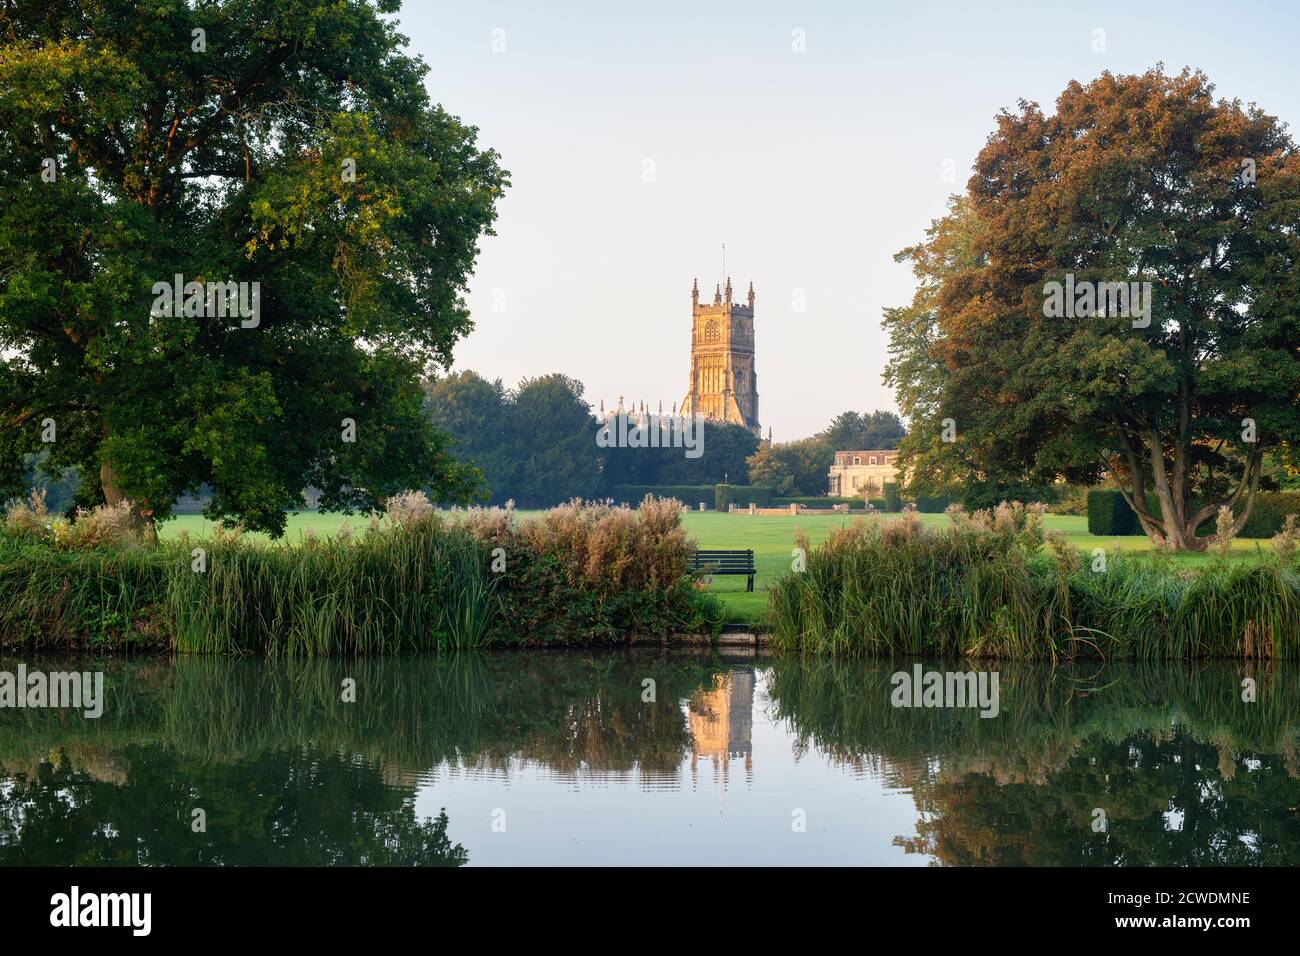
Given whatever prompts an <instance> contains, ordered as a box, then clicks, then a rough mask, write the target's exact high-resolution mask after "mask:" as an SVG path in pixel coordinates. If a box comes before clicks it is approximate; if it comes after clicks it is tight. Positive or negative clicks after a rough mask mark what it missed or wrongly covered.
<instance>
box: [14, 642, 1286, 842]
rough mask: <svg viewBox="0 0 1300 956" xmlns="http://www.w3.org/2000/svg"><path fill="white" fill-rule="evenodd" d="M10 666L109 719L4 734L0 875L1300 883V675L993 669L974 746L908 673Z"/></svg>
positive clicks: (973, 732) (580, 658)
mask: <svg viewBox="0 0 1300 956" xmlns="http://www.w3.org/2000/svg"><path fill="white" fill-rule="evenodd" d="M19 663H23V664H25V665H26V667H27V669H28V670H29V671H31V670H35V669H43V670H45V671H60V670H73V669H76V670H102V671H103V672H104V675H105V677H104V681H105V683H104V687H105V691H104V695H105V701H104V712H103V715H102V716H101V717H99V718H98V719H90V718H87V717H85V716H84V715H83V714H81V713H79V712H72V711H68V710H53V709H49V708H46V709H40V710H33V709H0V865H4V866H17V865H29V864H45V865H66V864H77V865H120V864H127V865H134V864H145V865H208V864H212V865H262V864H289V865H296V864H307V865H323V864H345V865H360V864H451V865H457V864H462V863H468V864H470V865H498V864H633V865H644V864H649V865H655V864H682V865H693V864H703V865H709V864H742V865H743V864H873V865H898V866H924V865H936V864H938V865H1019V864H1038V865H1063V866H1078V865H1084V866H1147V865H1207V864H1227V865H1266V866H1276V865H1290V866H1294V865H1297V864H1300V811H1298V810H1297V806H1298V805H1300V670H1298V669H1296V668H1295V667H1286V666H1279V665H1274V666H1250V665H1242V664H1238V665H1226V664H1201V665H1193V664H1187V665H1172V666H1171V665H1163V664H1161V665H1139V666H1134V665H1116V664H1106V665H1102V664H1088V665H1082V666H1080V665H1076V666H1071V667H1058V668H1056V669H1052V668H1049V667H1046V666H1027V665H1012V664H1001V665H996V666H995V667H991V668H990V669H996V671H997V674H998V702H997V703H998V712H997V715H996V716H992V717H987V718H982V717H980V716H979V714H978V712H977V711H976V710H972V709H969V708H903V707H895V706H893V705H892V704H891V694H892V691H893V685H892V684H891V675H892V674H894V673H895V672H897V671H906V672H908V673H909V674H910V672H911V670H912V667H913V662H911V661H896V662H882V661H874V662H844V661H829V660H815V661H799V660H787V659H778V658H768V657H754V656H753V655H752V654H749V653H728V652H724V653H721V654H715V653H706V652H698V653H692V652H686V651H674V652H665V651H662V650H659V649H657V648H656V649H654V650H631V651H628V650H621V651H610V652H601V653H554V652H516V653H504V652H503V653H493V654H481V655H468V656H459V657H454V658H445V659H441V660H439V659H437V658H432V657H417V658H398V659H391V658H390V659H382V660H380V659H371V660H353V661H338V660H328V661H263V660H231V659H227V658H194V657H187V658H180V659H177V660H170V659H147V660H142V661H120V660H88V659H85V658H81V659H76V660H73V659H57V658H40V659H25V660H22V661H19V660H18V659H14V658H9V659H4V658H0V671H7V672H11V673H13V672H16V670H17V666H18V664H19ZM968 666H969V665H967V664H963V663H962V662H952V663H948V664H943V663H937V662H927V663H926V664H925V667H926V669H927V670H945V669H947V670H954V671H955V670H961V669H964V668H966V667H968ZM1244 678H1250V679H1251V680H1252V681H1253V682H1254V685H1255V686H1256V687H1257V689H1258V690H1257V695H1258V697H1257V700H1255V701H1254V702H1244V701H1243V700H1242V682H1243V679H1244ZM350 682H355V683H354V684H353V683H350ZM351 687H355V701H354V702H348V701H345V700H343V699H342V698H343V697H344V696H345V694H346V693H347V692H348V688H351ZM444 810H445V816H443V815H442V814H443V811H444ZM196 811H202V816H203V817H204V818H205V820H206V828H205V829H203V830H202V832H195V829H196V827H197V823H196V819H198V817H199V814H197V813H196Z"/></svg>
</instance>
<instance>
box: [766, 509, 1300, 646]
mask: <svg viewBox="0 0 1300 956" xmlns="http://www.w3.org/2000/svg"><path fill="white" fill-rule="evenodd" d="M1045 540H1046V538H1045V535H1044V533H1043V531H1042V525H1041V513H1036V512H1035V510H1034V509H1032V508H1024V507H1022V506H1018V505H1005V506H1003V507H1001V508H999V509H995V510H993V511H988V512H980V513H976V514H974V515H964V514H961V513H958V514H956V515H954V521H953V524H952V526H951V527H948V528H943V529H938V530H936V529H931V528H928V527H926V526H924V525H922V524H921V523H920V522H918V521H910V520H906V519H904V520H901V521H891V522H881V521H879V520H874V521H870V522H860V523H858V524H857V525H855V526H853V527H851V528H847V529H844V530H842V531H838V532H836V533H834V534H832V535H831V537H830V539H829V540H828V541H826V542H825V543H824V544H823V545H822V546H821V547H819V548H816V549H812V550H810V551H809V552H808V558H807V566H806V570H804V571H802V572H794V571H792V572H789V573H787V574H786V575H785V576H783V577H782V578H781V579H780V580H779V581H777V582H776V583H775V584H774V585H773V586H772V588H771V590H770V597H769V604H768V608H767V626H768V628H769V629H770V631H771V632H772V635H773V642H774V645H775V646H776V647H777V648H780V649H784V650H790V651H798V652H802V653H833V654H886V653H904V654H913V655H961V656H971V657H995V658H1018V659H1050V660H1055V659H1058V658H1062V657H1064V658H1071V657H1089V656H1101V657H1122V658H1141V659H1155V658H1204V657H1235V658H1247V659H1267V658H1296V657H1300V569H1298V568H1297V567H1296V565H1295V561H1294V558H1293V557H1290V556H1285V555H1284V552H1283V550H1281V549H1279V550H1278V557H1277V558H1276V559H1274V560H1272V561H1268V562H1263V563H1258V564H1242V563H1232V562H1228V561H1216V562H1213V563H1211V564H1210V565H1208V566H1207V567H1205V568H1204V569H1202V570H1200V571H1175V570H1173V569H1172V568H1170V567H1168V566H1166V565H1164V564H1162V563H1160V562H1152V561H1147V560H1142V559H1136V558H1125V557H1123V556H1122V555H1120V554H1118V553H1113V554H1111V555H1108V556H1106V557H1105V559H1104V560H1103V561H1100V562H1087V563H1085V562H1083V561H1081V560H1079V559H1078V557H1077V555H1076V556H1074V557H1071V556H1070V555H1069V554H1067V553H1066V551H1067V549H1065V548H1061V547H1054V548H1053V549H1052V551H1053V553H1051V554H1044V553H1043V552H1042V545H1043V543H1044V541H1045Z"/></svg>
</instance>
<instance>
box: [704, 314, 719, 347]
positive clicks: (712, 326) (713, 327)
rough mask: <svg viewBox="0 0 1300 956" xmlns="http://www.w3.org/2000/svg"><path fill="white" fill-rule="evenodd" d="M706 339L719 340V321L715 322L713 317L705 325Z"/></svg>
mask: <svg viewBox="0 0 1300 956" xmlns="http://www.w3.org/2000/svg"><path fill="white" fill-rule="evenodd" d="M704 341H706V342H716V341H718V323H717V322H714V321H713V320H712V319H710V320H709V324H708V325H706V326H705V327H704Z"/></svg>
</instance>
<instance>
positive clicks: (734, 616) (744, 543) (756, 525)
mask: <svg viewBox="0 0 1300 956" xmlns="http://www.w3.org/2000/svg"><path fill="white" fill-rule="evenodd" d="M530 514H531V513H530V512H526V511H521V512H520V516H521V517H523V518H527V517H528V516H529V515H530ZM884 517H885V518H886V519H887V520H894V519H896V518H897V517H898V516H897V515H885V516H884ZM918 517H919V518H920V519H921V520H922V521H924V522H926V523H927V524H932V525H942V524H946V523H947V522H948V520H949V519H948V517H947V516H946V515H919V516H918ZM366 520H367V519H366V518H365V516H363V515H351V516H344V515H338V514H322V513H318V512H298V513H294V514H291V515H290V516H289V527H288V532H287V535H286V537H287V540H289V541H290V542H294V543H296V542H298V541H301V540H302V536H303V534H304V533H305V532H311V533H315V534H317V535H319V536H321V537H328V536H331V535H334V534H336V533H337V532H338V530H339V527H340V526H341V525H342V524H344V523H347V524H348V525H350V526H351V528H352V530H353V531H354V532H360V531H362V530H364V529H365V527H366ZM854 520H855V517H850V516H842V515H803V516H800V517H794V516H786V515H749V514H727V513H725V512H716V511H706V512H698V511H692V512H689V513H688V514H686V515H684V516H683V524H685V526H686V529H687V531H689V532H690V534H691V536H692V537H694V538H695V539H696V541H697V542H698V543H699V546H700V547H702V548H752V549H753V551H754V565H755V567H756V568H757V569H758V575H757V577H756V578H755V579H754V592H753V593H752V594H750V593H747V592H746V591H745V579H744V578H743V577H740V576H735V577H730V576H728V577H715V578H714V579H713V582H712V584H711V585H710V586H709V589H710V590H711V591H712V592H713V593H715V594H717V595H718V596H719V597H720V598H722V600H723V601H724V602H725V603H726V605H727V612H728V617H729V619H730V620H732V621H733V622H736V623H747V624H755V623H757V622H758V621H759V620H760V618H761V616H762V612H763V606H764V603H765V602H766V599H767V595H766V593H765V591H764V589H765V587H766V586H767V584H768V583H769V582H770V581H773V580H775V579H776V578H777V577H778V576H779V575H780V574H781V573H782V572H783V571H785V570H787V569H788V568H789V567H790V561H791V554H790V552H791V550H792V549H793V548H794V532H795V528H802V529H803V530H804V531H805V532H807V534H808V537H809V538H810V539H811V541H812V543H813V544H817V543H819V542H821V541H824V540H825V539H826V537H827V536H828V535H829V534H830V531H831V529H832V528H835V527H839V526H841V525H844V524H848V523H850V522H852V521H854ZM1046 525H1047V527H1048V528H1049V529H1052V530H1056V531H1060V532H1062V533H1064V534H1065V536H1066V538H1067V539H1068V540H1070V541H1071V542H1073V543H1074V544H1075V545H1077V546H1078V547H1080V548H1082V549H1083V550H1085V551H1089V552H1090V551H1091V550H1092V549H1093V548H1098V547H1100V548H1105V549H1107V550H1110V548H1111V547H1112V545H1114V546H1117V547H1119V548H1121V549H1123V550H1125V551H1134V552H1141V553H1149V552H1150V550H1151V546H1150V542H1149V541H1147V539H1146V538H1145V537H1142V536H1136V537H1123V538H1105V537H1097V536H1094V535H1090V534H1088V519H1087V518H1084V517H1075V516H1072V515H1048V516H1047V519H1046ZM210 529H211V522H209V521H208V520H207V519H206V518H204V517H203V516H201V515H180V516H178V517H176V518H174V519H172V520H171V521H168V522H166V523H165V524H164V525H162V526H161V527H160V528H159V534H160V535H161V536H162V537H163V538H170V537H175V536H176V535H179V534H180V533H181V532H182V531H189V533H190V534H191V535H193V536H195V537H203V536H206V535H207V534H208V533H209V532H210ZM255 537H261V536H255ZM1233 547H1234V550H1235V551H1236V552H1237V553H1239V555H1240V556H1241V557H1243V558H1250V557H1254V556H1255V555H1256V554H1258V553H1261V552H1263V553H1266V552H1267V551H1268V550H1269V547H1270V546H1269V543H1268V542H1267V541H1256V540H1246V539H1238V540H1237V541H1234V542H1233ZM1175 560H1176V561H1177V563H1178V564H1180V565H1187V566H1195V565H1197V564H1202V563H1204V562H1206V561H1208V560H1210V556H1209V555H1207V554H1187V555H1178V556H1176V558H1175Z"/></svg>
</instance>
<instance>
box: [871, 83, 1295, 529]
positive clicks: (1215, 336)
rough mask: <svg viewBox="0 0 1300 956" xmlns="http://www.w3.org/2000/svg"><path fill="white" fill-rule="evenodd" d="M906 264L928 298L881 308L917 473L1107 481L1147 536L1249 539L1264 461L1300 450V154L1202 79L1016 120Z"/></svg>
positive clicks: (1122, 88)
mask: <svg viewBox="0 0 1300 956" xmlns="http://www.w3.org/2000/svg"><path fill="white" fill-rule="evenodd" d="M902 258H904V259H907V260H910V261H911V262H912V264H913V267H914V269H915V270H916V272H917V275H918V277H919V278H920V279H921V287H920V289H919V290H918V293H917V298H916V300H914V302H913V304H912V307H911V308H910V309H903V310H892V311H891V312H889V313H887V315H886V325H887V326H888V327H889V330H890V334H891V339H892V346H893V352H894V360H893V362H892V363H891V367H890V371H889V375H890V376H891V378H892V380H893V381H894V383H895V384H896V385H897V386H898V387H899V404H900V407H901V408H902V409H903V411H904V414H906V415H907V416H908V418H909V420H910V421H911V423H912V426H913V428H912V435H911V436H909V439H908V440H907V441H905V442H904V444H903V447H904V450H905V451H906V452H907V453H908V457H909V459H910V461H909V463H910V464H911V465H912V466H913V467H915V468H918V469H919V470H920V471H922V472H929V473H930V474H931V475H932V476H941V477H943V478H946V477H949V475H945V474H944V472H945V471H948V472H959V471H960V469H961V467H962V466H963V465H964V466H966V467H968V468H969V469H971V471H972V472H973V473H976V474H978V475H979V476H980V477H981V478H982V479H985V480H1000V481H1007V482H1011V483H1027V484H1033V483H1035V482H1041V481H1044V480H1050V479H1052V478H1054V477H1058V476H1063V477H1066V478H1069V479H1072V480H1077V481H1085V482H1092V481H1095V480H1097V479H1098V478H1100V477H1101V476H1102V475H1105V474H1109V475H1111V476H1113V477H1114V478H1115V480H1116V481H1117V482H1118V483H1119V485H1120V487H1121V488H1122V489H1123V490H1124V492H1125V496H1126V498H1127V499H1128V501H1129V502H1130V505H1131V506H1132V507H1133V508H1134V510H1135V511H1136V512H1137V514H1138V517H1139V518H1140V520H1141V523H1142V527H1143V528H1144V530H1145V531H1146V532H1147V534H1148V535H1149V536H1150V537H1151V538H1152V540H1153V541H1155V542H1157V543H1161V544H1167V545H1168V546H1169V547H1172V548H1177V549H1192V548H1197V547H1199V546H1200V544H1201V543H1200V542H1199V541H1198V539H1197V530H1198V529H1199V528H1201V526H1202V525H1204V524H1205V523H1206V522H1208V521H1212V519H1213V518H1214V517H1215V515H1216V513H1217V510H1218V508H1219V507H1220V506H1221V505H1229V506H1231V507H1233V509H1234V511H1235V512H1236V514H1237V521H1236V524H1237V527H1238V528H1240V527H1241V526H1242V525H1243V524H1244V522H1245V520H1246V518H1247V516H1248V514H1249V511H1250V507H1251V504H1252V502H1253V499H1254V495H1255V492H1256V490H1257V488H1258V486H1259V480H1260V474H1261V466H1262V462H1263V458H1264V455H1265V454H1266V453H1269V452H1276V453H1278V454H1285V448H1287V447H1290V448H1294V447H1295V446H1296V442H1297V441H1298V440H1300V404H1298V396H1300V354H1298V353H1297V343H1300V154H1298V153H1297V150H1296V146H1295V144H1294V142H1293V141H1292V140H1291V138H1290V137H1289V136H1288V135H1287V133H1286V130H1285V127H1284V126H1283V124H1282V123H1281V122H1279V121H1278V120H1277V119H1276V118H1275V117H1273V116H1270V115H1268V114H1266V113H1264V112H1263V111H1262V110H1260V109H1258V108H1256V107H1255V106H1253V105H1252V106H1243V105H1242V104H1241V103H1240V102H1237V101H1224V100H1221V99H1220V100H1216V99H1215V98H1214V88H1213V87H1212V86H1211V85H1210V83H1209V82H1208V81H1207V79H1206V78H1205V76H1203V75H1202V74H1200V73H1193V72H1188V71H1184V72H1183V73H1181V74H1179V75H1177V76H1169V75H1166V74H1165V73H1164V72H1163V71H1162V70H1160V69H1156V70H1153V71H1151V72H1148V73H1146V74H1144V75H1141V76H1112V75H1110V74H1103V75H1102V76H1101V77H1100V78H1099V79H1097V80H1096V81H1094V82H1092V83H1090V84H1088V85H1087V86H1083V85H1080V84H1079V83H1071V84H1070V85H1069V87H1067V88H1066V90H1065V91H1064V92H1063V93H1062V94H1061V96H1060V98H1059V99H1058V101H1057V104H1056V112H1055V113H1054V114H1051V115H1049V114H1046V113H1044V112H1043V111H1042V110H1041V109H1040V108H1039V107H1038V106H1037V105H1036V104H1033V103H1024V102H1022V103H1021V104H1020V106H1019V109H1018V110H1017V111H1016V112H1003V113H1002V114H1001V115H1000V116H999V117H998V121H997V128H996V129H995V130H994V132H993V134H992V135H991V136H990V137H989V140H988V143H987V145H986V146H985V147H984V149H983V150H982V151H981V152H980V155H979V158H978V160H977V162H976V165H975V174H974V176H972V178H971V180H970V182H969V184H968V188H967V195H966V197H965V198H964V200H962V201H961V202H960V203H959V204H958V205H957V206H956V207H954V210H953V212H952V215H950V217H949V218H948V220H947V221H945V222H943V223H940V224H937V225H936V227H935V228H934V229H933V230H932V231H931V233H930V236H929V239H928V241H927V243H925V244H924V245H922V246H918V247H916V248H914V249H910V250H906V251H905V252H904V253H903V254H902ZM1053 283H1059V284H1060V285H1059V286H1055V287H1054V286H1053V285H1052V284H1053ZM1103 283H1105V284H1107V285H1102V284H1103ZM1121 284H1122V285H1121ZM1133 284H1136V285H1133ZM1121 292H1122V293H1123V296H1125V297H1127V298H1128V299H1129V301H1127V302H1126V301H1124V298H1123V297H1121ZM1071 293H1073V294H1071ZM1067 296H1068V297H1070V298H1071V301H1070V302H1069V303H1063V302H1062V299H1063V298H1065V297H1067ZM1063 304H1064V305H1066V309H1065V310H1064V314H1061V313H1062V310H1061V309H1060V308H1059V306H1061V305H1063ZM1071 316H1073V317H1071ZM1148 320H1149V321H1148ZM944 419H952V420H953V421H952V424H953V426H955V438H956V440H955V441H953V442H945V441H943V429H944ZM1288 443H1289V444H1288ZM952 477H960V476H959V475H958V474H953V475H952ZM1149 497H1150V499H1151V501H1150V502H1149V501H1148V498H1149ZM1153 505H1154V506H1153Z"/></svg>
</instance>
